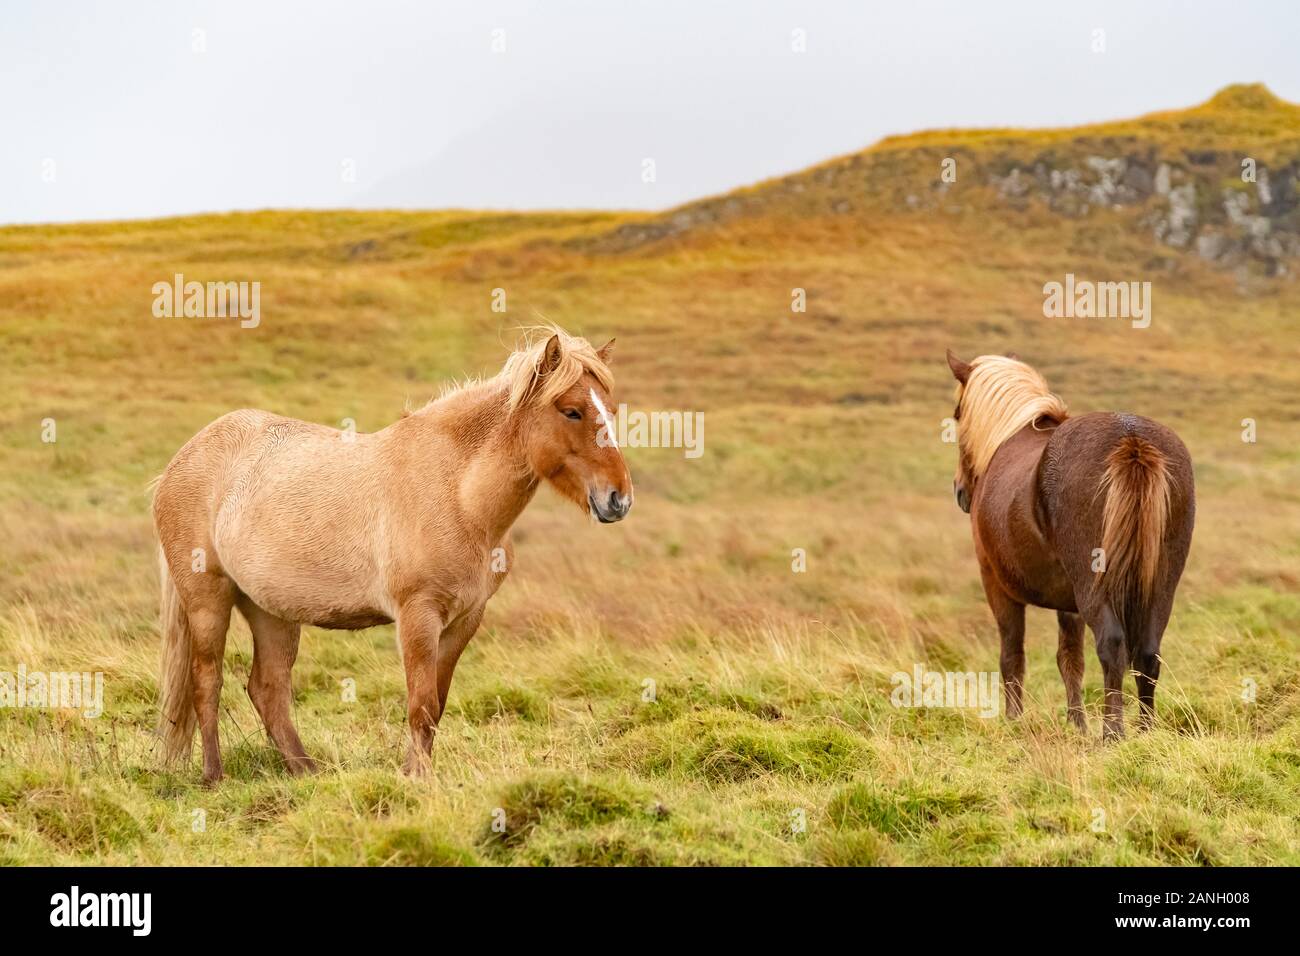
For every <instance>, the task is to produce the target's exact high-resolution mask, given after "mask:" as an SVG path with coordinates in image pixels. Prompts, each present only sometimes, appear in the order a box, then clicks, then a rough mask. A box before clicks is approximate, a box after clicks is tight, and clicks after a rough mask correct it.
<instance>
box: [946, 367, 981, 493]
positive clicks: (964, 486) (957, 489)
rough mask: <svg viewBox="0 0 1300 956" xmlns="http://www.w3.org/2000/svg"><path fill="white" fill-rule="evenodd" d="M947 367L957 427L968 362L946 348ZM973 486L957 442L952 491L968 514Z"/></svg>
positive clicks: (968, 466) (967, 465)
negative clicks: (953, 389) (952, 381)
mask: <svg viewBox="0 0 1300 956" xmlns="http://www.w3.org/2000/svg"><path fill="white" fill-rule="evenodd" d="M948 368H950V369H952V376H953V378H955V379H956V380H957V407H956V408H954V409H953V410H952V417H953V421H955V422H957V427H958V428H960V427H961V398H962V392H963V391H964V390H965V388H966V379H967V378H969V377H970V363H969V362H963V361H962V360H961V359H959V358H958V357H957V356H956V355H954V354H953V351H952V349H949V350H948ZM974 488H975V478H974V476H973V475H972V474H971V469H970V464H969V462H967V460H966V455H965V453H964V452H963V451H962V449H961V443H960V442H958V444H957V473H956V474H955V475H953V478H952V493H953V497H955V498H956V499H957V507H958V508H960V509H961V510H962V511H964V512H966V513H967V514H970V502H971V493H972V492H973V491H974Z"/></svg>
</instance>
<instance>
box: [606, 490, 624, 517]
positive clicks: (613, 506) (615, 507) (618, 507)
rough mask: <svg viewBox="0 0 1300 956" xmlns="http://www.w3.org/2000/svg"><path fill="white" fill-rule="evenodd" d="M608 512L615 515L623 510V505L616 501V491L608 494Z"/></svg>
mask: <svg viewBox="0 0 1300 956" xmlns="http://www.w3.org/2000/svg"><path fill="white" fill-rule="evenodd" d="M609 510H610V511H613V512H614V513H615V514H617V513H618V512H620V511H622V510H623V505H622V503H621V502H620V501H619V500H618V492H617V491H611V492H610V493H609Z"/></svg>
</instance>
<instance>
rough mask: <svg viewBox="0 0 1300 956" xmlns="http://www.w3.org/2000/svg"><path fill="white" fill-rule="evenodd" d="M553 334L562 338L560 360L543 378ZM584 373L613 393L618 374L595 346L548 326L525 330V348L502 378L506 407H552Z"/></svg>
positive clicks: (515, 354)
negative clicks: (588, 373) (504, 386)
mask: <svg viewBox="0 0 1300 956" xmlns="http://www.w3.org/2000/svg"><path fill="white" fill-rule="evenodd" d="M552 335H556V336H559V339H560V356H559V361H558V362H557V363H556V365H555V367H554V368H553V369H551V370H549V371H548V372H547V373H546V375H545V376H543V375H542V369H541V364H542V359H543V357H544V356H545V353H546V344H547V343H548V342H549V341H550V340H551V336H552ZM584 372H590V373H591V374H592V375H593V376H594V377H595V379H596V381H597V382H599V383H600V387H601V388H603V389H604V390H605V392H606V393H609V394H612V393H613V391H614V373H613V372H611V371H610V369H609V366H608V365H606V364H605V362H604V360H602V359H601V357H600V356H599V355H597V354H596V350H595V349H594V348H592V345H591V343H590V342H588V341H587V340H586V339H583V338H579V337H578V336H576V335H570V334H569V333H567V332H565V331H564V330H563V329H561V328H560V327H559V326H555V325H547V326H537V327H535V328H530V329H525V330H524V345H523V347H522V348H520V349H517V350H516V351H514V352H512V353H511V354H510V357H509V358H507V359H506V364H505V366H504V367H503V368H502V369H501V373H500V375H499V376H498V377H499V378H500V379H502V380H504V381H505V383H506V385H507V387H508V389H509V391H508V396H509V397H508V398H507V400H506V408H507V410H508V411H510V412H514V411H516V410H518V409H519V408H521V407H523V406H524V405H526V404H531V405H537V406H545V405H549V404H551V403H552V402H554V401H555V400H556V399H558V398H559V397H560V396H561V395H563V394H564V393H565V392H567V391H568V390H569V389H571V388H572V387H573V386H574V384H575V383H576V382H577V381H578V379H580V378H582V375H583V373H584Z"/></svg>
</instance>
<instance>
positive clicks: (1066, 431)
mask: <svg viewBox="0 0 1300 956" xmlns="http://www.w3.org/2000/svg"><path fill="white" fill-rule="evenodd" d="M1126 441H1129V442H1133V441H1136V442H1138V443H1139V444H1141V445H1143V446H1145V447H1149V448H1151V449H1153V450H1154V453H1156V455H1157V457H1158V458H1159V460H1160V461H1161V467H1162V468H1163V470H1164V473H1165V474H1166V475H1167V477H1168V483H1167V487H1168V492H1169V499H1168V510H1167V515H1166V519H1165V521H1164V525H1163V527H1164V540H1163V542H1162V550H1163V551H1164V553H1165V555H1166V557H1167V560H1166V561H1165V568H1166V572H1167V573H1166V576H1167V577H1171V578H1172V580H1171V581H1167V582H1166V584H1167V585H1168V588H1169V590H1170V591H1172V587H1173V585H1175V584H1176V583H1177V578H1178V577H1179V576H1180V575H1181V573H1182V567H1183V563H1184V561H1185V559H1186V556H1187V552H1188V550H1189V549H1190V545H1191V534H1192V524H1193V521H1194V517H1195V509H1196V503H1195V487H1194V478H1193V473H1192V460H1191V455H1190V454H1189V453H1188V451H1187V447H1186V446H1185V445H1184V444H1183V442H1182V440H1181V439H1180V438H1179V437H1178V436H1177V435H1176V434H1175V433H1174V431H1173V430H1172V429H1170V428H1168V427H1166V426H1165V425H1162V424H1160V423H1159V422H1157V421H1154V420H1152V419H1150V418H1144V417H1142V416H1140V415H1132V414H1129V413H1125V412H1093V413H1090V414H1087V415H1080V416H1078V417H1076V418H1068V419H1066V420H1065V421H1064V422H1062V423H1061V425H1060V426H1059V427H1058V428H1057V429H1056V431H1055V433H1054V434H1053V436H1052V438H1051V440H1050V441H1049V442H1048V443H1047V447H1046V448H1045V449H1044V451H1043V458H1042V461H1041V462H1040V464H1039V470H1038V488H1039V495H1040V499H1041V501H1042V502H1043V509H1044V513H1045V515H1046V518H1047V523H1048V525H1049V526H1050V528H1051V529H1052V530H1051V535H1052V539H1053V545H1054V547H1055V549H1056V551H1057V553H1058V554H1059V555H1060V557H1061V562H1062V565H1063V566H1064V567H1065V568H1066V570H1067V572H1068V573H1070V575H1071V577H1072V578H1074V579H1075V580H1076V588H1077V587H1078V586H1079V585H1081V584H1087V583H1090V582H1091V581H1092V580H1093V578H1094V577H1095V571H1094V565H1095V563H1096V561H1097V557H1098V556H1097V553H1096V551H1097V549H1098V548H1100V547H1101V545H1102V540H1103V531H1104V522H1105V505H1106V497H1107V490H1106V489H1107V473H1108V469H1109V468H1110V467H1111V462H1112V461H1113V455H1114V453H1115V451H1116V449H1118V448H1120V447H1121V444H1122V443H1124V442H1126Z"/></svg>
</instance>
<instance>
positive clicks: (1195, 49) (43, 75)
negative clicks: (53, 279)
mask: <svg viewBox="0 0 1300 956" xmlns="http://www.w3.org/2000/svg"><path fill="white" fill-rule="evenodd" d="M0 24H2V25H0V82H2V84H3V85H2V86H0V88H2V89H3V91H4V93H3V95H0V222H8V223H12V222H48V221H59V220H82V219H105V218H127V217H130V218H136V217H148V216H163V215H174V214H179V213H193V212H208V211H226V210H234V209H259V208H266V207H321V208H337V207H355V206H395V207H407V208H431V207H446V206H456V207H467V208H528V209H537V208H559V207H591V208H645V209H653V208H663V207H666V206H671V205H675V204H677V203H679V202H682V201H685V200H688V199H693V198H697V197H700V196H705V195H708V194H711V193H715V192H719V191H723V190H726V189H729V188H732V187H734V186H738V185H743V184H746V183H750V182H753V181H755V180H758V179H762V178H765V177H768V176H773V175H777V174H780V173H784V172H789V171H793V170H796V169H799V168H801V167H804V166H807V165H809V164H811V163H814V162H818V161H820V160H823V159H826V158H828V157H830V156H833V155H837V154H840V153H845V152H849V151H852V150H856V149H860V148H862V147H864V146H867V145H869V144H870V143H872V142H874V141H875V140H877V139H879V138H880V137H881V136H884V135H888V134H890V133H900V132H911V131H915V130H918V129H926V128H934V127H952V126H990V125H996V126H1007V125H1011V126H1044V125H1058V126H1059V125H1072V124H1076V123H1083V122H1088V121H1093V120H1104V119H1112V118H1119V117H1126V116H1133V115H1137V114H1140V113H1144V112H1149V111H1151V110H1156V109H1167V108H1174V107H1181V106H1188V105H1191V104H1193V103H1197V102H1200V101H1202V100H1204V99H1206V98H1208V97H1209V96H1210V95H1211V94H1213V93H1214V92H1215V90H1217V89H1218V88H1220V87H1222V86H1224V85H1226V84H1228V83H1232V82H1253V81H1262V82H1264V83H1267V84H1268V85H1269V86H1270V87H1271V88H1272V89H1273V91H1274V92H1275V93H1277V94H1278V95H1279V96H1282V97H1284V98H1286V99H1289V100H1300V53H1297V46H1296V44H1297V39H1298V38H1300V4H1296V3H1292V2H1289V0H1277V2H1272V3H1264V2H1252V0H1234V2H1231V3H1223V2H1221V3H1218V4H1211V3H1196V2H1152V0H1141V2H1134V0H1128V2H1116V3H1095V2H1094V3H1072V4H1067V3H1063V2H1050V3H1048V2H1043V0H1027V2H1023V3H1021V2H1001V3H999V2H992V0H990V2H987V3H972V2H952V3H916V2H906V3H898V2H889V3H874V2H861V0H839V2H832V0H820V2H819V0H797V2H777V0H772V2H767V0H730V2H725V3H723V2H708V0H683V2H678V0H649V2H632V0H624V2H618V3H615V2H610V0H603V2H598V0H592V2H576V0H568V2H566V0H548V2H544V3H543V2H535V3H530V2H522V0H521V2H493V0H467V2H450V0H437V2H415V0H409V2H384V0H365V2H354V3H343V2H320V0H315V2H302V3H289V2H278V0H276V2H272V0H251V2H246V0H221V2H211V3H187V2H180V0H138V2H107V0H105V2H102V3H95V2H89V0H80V2H78V0H60V2H36V0H5V4H4V8H3V10H2V11H0ZM1096 29H1101V30H1104V31H1105V37H1104V40H1105V52H1102V53H1094V52H1093V50H1092V46H1093V39H1094V34H1093V31H1094V30H1096ZM796 30H802V31H804V34H803V35H804V36H805V37H806V52H797V51H796V50H795V49H793V47H794V46H795V44H796V37H795V34H794V31H796ZM498 31H499V32H498ZM502 44H503V45H504V49H494V47H498V48H499V47H501V46H502ZM646 159H653V160H654V172H655V182H653V183H647V182H643V175H642V174H643V169H644V165H643V164H644V161H645V160H646Z"/></svg>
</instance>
